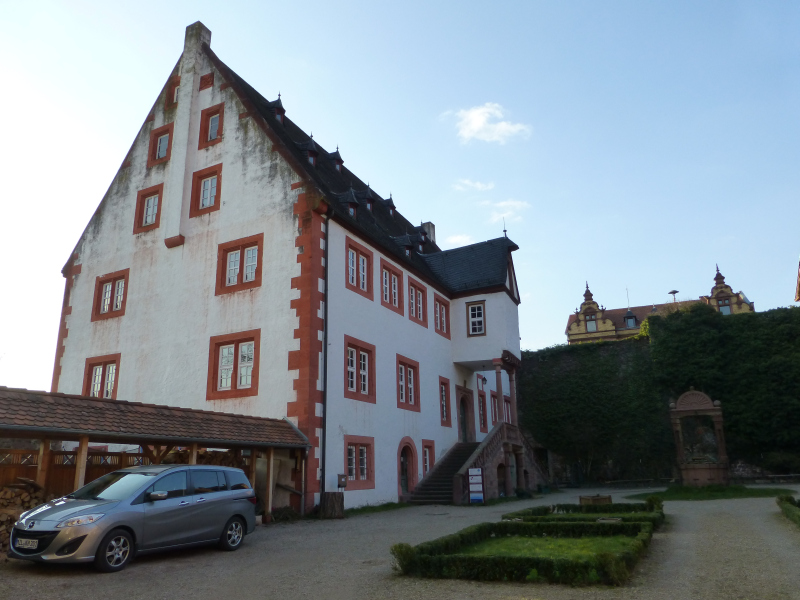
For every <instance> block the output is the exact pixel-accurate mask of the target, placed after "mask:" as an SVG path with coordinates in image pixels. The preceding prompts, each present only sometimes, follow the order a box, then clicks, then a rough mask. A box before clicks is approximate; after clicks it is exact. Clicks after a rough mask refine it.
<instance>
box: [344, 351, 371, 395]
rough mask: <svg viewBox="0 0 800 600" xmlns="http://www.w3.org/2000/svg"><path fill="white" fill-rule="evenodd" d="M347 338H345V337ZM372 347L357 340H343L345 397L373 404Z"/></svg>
mask: <svg viewBox="0 0 800 600" xmlns="http://www.w3.org/2000/svg"><path fill="white" fill-rule="evenodd" d="M345 337H346V338H347V336H345ZM373 352H374V350H373V347H372V346H368V345H364V346H362V345H361V342H359V341H358V340H352V339H350V338H347V339H345V386H344V389H345V397H346V398H350V399H352V400H361V401H365V402H374V396H375V382H374V381H373V380H374V378H375V366H374V364H373V362H374V361H373Z"/></svg>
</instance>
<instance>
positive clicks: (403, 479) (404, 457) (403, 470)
mask: <svg viewBox="0 0 800 600" xmlns="http://www.w3.org/2000/svg"><path fill="white" fill-rule="evenodd" d="M409 454H410V453H409V451H408V447H406V448H403V451H402V452H401V453H400V489H401V490H402V491H403V493H404V494H407V493H408V460H409V456H408V455H409Z"/></svg>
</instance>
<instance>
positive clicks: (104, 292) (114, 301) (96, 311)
mask: <svg viewBox="0 0 800 600" xmlns="http://www.w3.org/2000/svg"><path fill="white" fill-rule="evenodd" d="M127 275H128V270H127V269H126V270H124V271H118V272H116V273H112V274H110V275H106V276H105V277H98V278H97V287H96V288H95V289H96V292H95V293H96V296H95V302H94V308H93V310H92V320H97V319H106V318H109V317H115V316H120V315H123V314H125V313H124V309H125V296H126V289H125V288H126V286H125V280H126V278H127Z"/></svg>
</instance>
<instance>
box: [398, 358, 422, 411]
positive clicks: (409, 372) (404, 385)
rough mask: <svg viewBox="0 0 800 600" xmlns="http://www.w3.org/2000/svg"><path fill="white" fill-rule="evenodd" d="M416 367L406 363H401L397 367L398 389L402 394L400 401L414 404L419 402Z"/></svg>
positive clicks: (410, 404)
mask: <svg viewBox="0 0 800 600" xmlns="http://www.w3.org/2000/svg"><path fill="white" fill-rule="evenodd" d="M415 386H416V369H415V368H414V367H413V366H411V365H407V364H405V363H400V364H399V365H398V367H397V388H398V389H397V391H398V393H399V394H400V402H401V403H404V402H405V403H408V405H409V406H414V405H415V404H416V402H417V397H416V387H415Z"/></svg>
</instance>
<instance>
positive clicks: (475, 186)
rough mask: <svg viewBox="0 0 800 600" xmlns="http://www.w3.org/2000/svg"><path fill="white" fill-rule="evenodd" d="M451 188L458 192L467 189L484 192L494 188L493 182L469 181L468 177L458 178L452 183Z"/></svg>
mask: <svg viewBox="0 0 800 600" xmlns="http://www.w3.org/2000/svg"><path fill="white" fill-rule="evenodd" d="M453 189H456V190H458V191H459V192H466V191H468V190H475V191H477V192H485V191H487V190H491V189H494V183H491V182H490V183H481V182H480V181H471V180H469V179H459V180H458V181H456V182H455V183H454V184H453Z"/></svg>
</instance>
